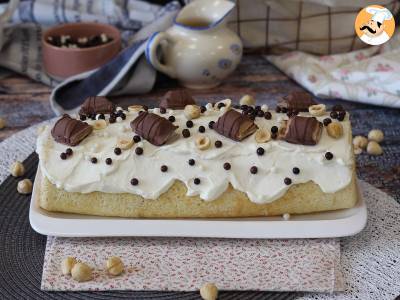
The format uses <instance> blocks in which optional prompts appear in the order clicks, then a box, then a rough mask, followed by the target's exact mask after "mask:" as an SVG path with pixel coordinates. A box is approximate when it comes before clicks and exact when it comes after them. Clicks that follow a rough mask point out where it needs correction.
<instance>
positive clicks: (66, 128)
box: [51, 115, 93, 146]
mask: <svg viewBox="0 0 400 300" xmlns="http://www.w3.org/2000/svg"><path fill="white" fill-rule="evenodd" d="M92 131H93V128H92V126H90V125H88V124H87V123H85V122H82V121H79V120H76V119H73V118H71V117H70V116H69V115H63V116H62V117H61V118H60V119H59V120H58V121H57V122H56V123H55V124H54V127H53V129H52V130H51V135H52V136H53V138H54V140H55V141H56V142H58V143H61V144H65V145H68V146H76V145H78V144H79V143H80V142H81V141H82V140H83V139H85V138H86V137H87V136H88V135H89V134H90V133H91V132H92Z"/></svg>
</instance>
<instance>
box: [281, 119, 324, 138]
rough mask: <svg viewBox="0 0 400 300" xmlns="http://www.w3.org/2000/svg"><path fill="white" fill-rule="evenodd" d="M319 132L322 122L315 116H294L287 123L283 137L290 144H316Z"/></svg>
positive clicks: (320, 131) (319, 135)
mask: <svg viewBox="0 0 400 300" xmlns="http://www.w3.org/2000/svg"><path fill="white" fill-rule="evenodd" d="M321 133H322V123H321V122H319V121H318V120H317V119H316V118H314V117H299V116H295V117H292V118H290V119H289V121H288V123H287V128H286V132H285V136H284V139H285V141H287V142H288V143H292V144H301V145H316V144H317V143H318V141H319V139H320V137H321Z"/></svg>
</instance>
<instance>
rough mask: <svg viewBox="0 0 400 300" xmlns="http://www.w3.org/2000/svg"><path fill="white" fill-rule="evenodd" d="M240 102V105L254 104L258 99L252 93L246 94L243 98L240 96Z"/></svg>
mask: <svg viewBox="0 0 400 300" xmlns="http://www.w3.org/2000/svg"><path fill="white" fill-rule="evenodd" d="M239 103H240V105H249V106H253V105H255V104H256V100H255V99H254V97H253V96H251V95H244V96H243V97H242V98H240V101H239Z"/></svg>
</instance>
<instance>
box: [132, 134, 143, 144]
mask: <svg viewBox="0 0 400 300" xmlns="http://www.w3.org/2000/svg"><path fill="white" fill-rule="evenodd" d="M140 140H141V138H140V136H138V135H135V136H134V137H133V141H134V142H135V143H139V142H140Z"/></svg>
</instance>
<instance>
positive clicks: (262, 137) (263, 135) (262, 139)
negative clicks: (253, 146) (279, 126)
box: [254, 128, 271, 143]
mask: <svg viewBox="0 0 400 300" xmlns="http://www.w3.org/2000/svg"><path fill="white" fill-rule="evenodd" d="M254 138H255V140H256V142H257V143H266V142H268V141H269V140H270V139H271V132H270V131H269V130H266V129H264V128H259V129H257V131H256V134H255V136H254Z"/></svg>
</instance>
